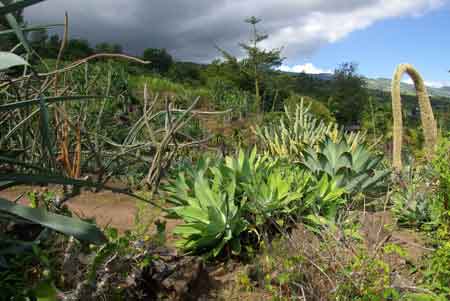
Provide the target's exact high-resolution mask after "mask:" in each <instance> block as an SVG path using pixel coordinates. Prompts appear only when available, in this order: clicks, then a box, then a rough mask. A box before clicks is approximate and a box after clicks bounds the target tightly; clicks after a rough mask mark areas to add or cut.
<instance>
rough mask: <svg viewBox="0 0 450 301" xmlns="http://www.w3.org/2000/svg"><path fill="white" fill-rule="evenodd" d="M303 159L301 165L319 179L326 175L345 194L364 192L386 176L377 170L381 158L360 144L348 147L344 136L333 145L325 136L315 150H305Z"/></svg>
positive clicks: (383, 171) (384, 172)
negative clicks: (341, 188) (343, 190)
mask: <svg viewBox="0 0 450 301" xmlns="http://www.w3.org/2000/svg"><path fill="white" fill-rule="evenodd" d="M303 156H304V160H303V162H302V166H304V167H306V168H307V169H309V170H310V171H311V172H312V173H313V174H315V175H317V176H318V177H319V178H320V177H321V176H322V175H323V174H327V175H329V176H330V177H331V178H333V179H334V180H335V181H336V183H337V185H338V186H339V187H344V188H345V189H346V191H347V193H349V194H351V193H355V192H362V191H366V190H368V189H370V188H372V187H373V186H375V185H377V184H379V183H380V182H381V181H382V180H383V179H384V178H385V177H386V176H387V175H388V174H389V171H388V170H387V169H384V170H379V168H380V165H381V164H380V163H381V160H382V159H383V157H382V156H376V155H373V154H372V153H371V152H370V151H369V150H368V149H367V147H366V146H365V145H364V144H358V145H355V144H353V145H352V144H350V143H349V142H348V140H347V138H345V137H344V138H342V139H340V140H338V141H337V142H334V141H333V140H332V139H331V138H329V137H327V138H326V139H325V140H324V141H323V142H321V143H320V144H319V147H318V150H316V149H314V148H311V147H309V148H307V149H306V150H305V151H304V153H303Z"/></svg>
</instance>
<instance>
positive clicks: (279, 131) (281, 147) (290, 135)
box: [255, 101, 335, 161]
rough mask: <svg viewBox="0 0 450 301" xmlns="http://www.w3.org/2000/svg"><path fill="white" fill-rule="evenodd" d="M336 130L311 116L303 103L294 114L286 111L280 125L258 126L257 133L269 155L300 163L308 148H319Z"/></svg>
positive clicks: (331, 125) (308, 108) (332, 125)
mask: <svg viewBox="0 0 450 301" xmlns="http://www.w3.org/2000/svg"><path fill="white" fill-rule="evenodd" d="M334 128H335V125H334V124H331V123H330V124H326V123H325V122H323V121H321V120H319V119H317V118H315V117H314V116H313V115H312V114H310V107H309V106H308V107H305V105H304V103H303V101H301V102H300V105H297V107H296V110H295V112H294V113H292V111H290V110H288V109H287V108H286V109H285V115H284V117H283V118H281V120H280V121H279V124H273V125H269V126H264V127H259V126H257V127H256V129H255V132H256V135H257V137H258V139H259V140H260V143H261V144H262V145H263V146H264V148H265V149H267V151H268V153H269V154H271V155H273V156H277V157H281V158H287V159H289V160H291V161H300V160H301V159H302V158H303V151H304V150H305V149H306V147H307V146H310V147H315V146H317V145H318V144H319V143H320V142H321V141H322V140H323V139H324V138H325V136H326V135H327V134H328V133H331V132H332V130H333V129H334Z"/></svg>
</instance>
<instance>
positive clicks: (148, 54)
mask: <svg viewBox="0 0 450 301" xmlns="http://www.w3.org/2000/svg"><path fill="white" fill-rule="evenodd" d="M143 57H144V59H145V60H146V61H150V64H149V68H150V69H151V70H152V71H153V72H156V73H160V74H166V73H167V72H168V71H169V70H170V67H172V65H173V58H172V56H171V55H170V54H169V53H168V52H167V50H166V49H158V48H147V49H145V50H144V55H143Z"/></svg>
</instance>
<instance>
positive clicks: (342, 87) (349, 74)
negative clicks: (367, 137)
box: [330, 63, 368, 125]
mask: <svg viewBox="0 0 450 301" xmlns="http://www.w3.org/2000/svg"><path fill="white" fill-rule="evenodd" d="M357 67H358V66H357V65H356V64H355V63H344V64H342V65H341V66H340V67H339V68H338V69H337V70H335V72H334V81H333V93H332V100H331V103H330V110H331V111H332V112H333V113H334V116H335V117H336V120H337V121H338V122H339V124H342V125H356V124H359V123H360V120H361V117H362V113H363V111H364V107H365V105H366V104H367V99H368V93H367V90H366V88H365V87H366V83H365V80H364V78H363V77H362V76H360V75H358V74H357V73H356V71H357Z"/></svg>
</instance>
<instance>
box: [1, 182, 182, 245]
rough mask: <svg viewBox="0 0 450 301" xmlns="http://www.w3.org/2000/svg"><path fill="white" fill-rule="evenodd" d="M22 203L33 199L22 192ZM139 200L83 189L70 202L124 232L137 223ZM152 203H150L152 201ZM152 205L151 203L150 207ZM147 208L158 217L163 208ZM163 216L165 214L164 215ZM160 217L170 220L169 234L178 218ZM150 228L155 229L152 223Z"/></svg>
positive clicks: (14, 191)
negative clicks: (28, 198)
mask: <svg viewBox="0 0 450 301" xmlns="http://www.w3.org/2000/svg"><path fill="white" fill-rule="evenodd" d="M35 190H36V188H35V187H34V188H33V187H29V186H17V187H14V188H10V189H7V190H4V191H0V197H1V198H5V199H7V200H11V201H13V200H16V199H17V198H18V197H19V196H21V195H22V194H24V193H26V192H29V191H35ZM19 202H20V203H21V204H22V205H28V204H29V201H28V200H27V197H26V196H22V197H21V198H20V201H19ZM138 203H139V201H138V200H136V199H135V198H132V197H130V196H127V195H123V194H118V193H112V192H110V191H102V192H98V193H94V192H92V191H83V192H82V193H81V194H80V195H78V196H76V197H74V198H72V199H70V200H69V201H68V202H67V203H66V204H67V206H68V207H69V209H70V210H71V211H72V212H73V213H74V215H76V216H78V217H79V218H82V219H95V221H96V223H97V224H98V225H99V226H100V227H101V228H104V227H107V226H110V227H113V228H116V229H117V230H118V231H119V232H120V233H123V232H124V231H126V230H132V229H133V228H134V226H135V216H136V213H137V212H138ZM149 206H150V205H149ZM149 208H151V207H149ZM148 211H149V212H148V214H147V212H146V214H145V218H147V219H154V220H156V219H157V218H158V216H159V215H161V212H160V210H159V209H155V211H154V212H152V209H150V210H148ZM161 216H162V215H161ZM159 219H161V220H163V221H165V222H166V229H167V234H168V235H169V236H170V233H171V232H172V230H173V228H175V226H176V225H177V224H179V222H178V221H175V220H168V219H164V218H163V217H159ZM150 231H154V227H151V229H150Z"/></svg>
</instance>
